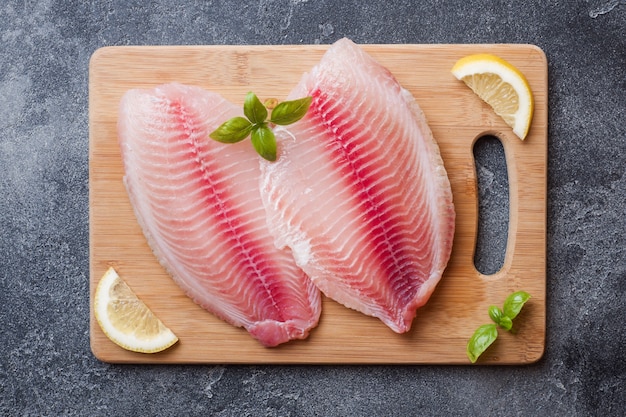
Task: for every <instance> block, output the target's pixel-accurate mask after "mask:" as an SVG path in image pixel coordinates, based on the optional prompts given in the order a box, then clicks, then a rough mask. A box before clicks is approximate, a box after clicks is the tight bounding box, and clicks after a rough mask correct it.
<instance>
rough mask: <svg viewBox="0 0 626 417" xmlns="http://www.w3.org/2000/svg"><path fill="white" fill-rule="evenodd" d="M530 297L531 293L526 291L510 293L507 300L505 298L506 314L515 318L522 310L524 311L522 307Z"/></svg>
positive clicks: (504, 307) (504, 308)
mask: <svg viewBox="0 0 626 417" xmlns="http://www.w3.org/2000/svg"><path fill="white" fill-rule="evenodd" d="M529 299H530V294H528V293H527V292H525V291H517V292H514V293H513V294H511V295H509V296H508V297H507V298H506V300H504V306H503V310H504V314H505V315H506V316H507V317H509V318H510V319H511V320H513V319H514V318H515V317H517V315H518V314H519V312H520V311H522V307H524V304H526V301H528V300H529Z"/></svg>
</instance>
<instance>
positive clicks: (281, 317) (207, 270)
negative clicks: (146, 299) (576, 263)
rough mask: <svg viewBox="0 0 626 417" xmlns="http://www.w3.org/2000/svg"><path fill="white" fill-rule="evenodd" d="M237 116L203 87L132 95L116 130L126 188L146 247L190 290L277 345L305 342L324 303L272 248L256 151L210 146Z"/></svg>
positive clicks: (235, 109)
mask: <svg viewBox="0 0 626 417" xmlns="http://www.w3.org/2000/svg"><path fill="white" fill-rule="evenodd" d="M240 113H241V110H240V107H238V106H235V105H234V104H232V103H230V102H228V101H227V100H225V99H224V98H222V97H221V96H220V95H218V94H215V93H211V92H208V91H205V90H203V89H200V88H197V87H191V86H183V85H180V84H167V85H162V86H159V87H157V88H155V89H152V90H130V91H128V92H127V93H126V94H125V95H124V97H123V99H122V101H121V105H120V113H119V126H118V133H119V143H120V147H121V151H122V157H123V162H124V169H125V177H124V181H125V184H126V187H127V191H128V195H129V197H130V200H131V203H132V206H133V209H134V211H135V214H136V217H137V219H138V221H139V224H140V225H141V227H142V229H143V232H144V234H145V236H146V238H147V240H148V243H149V244H150V246H151V248H152V250H153V251H154V253H155V255H156V256H157V258H158V259H159V261H160V262H161V264H162V265H163V266H164V267H165V268H166V269H167V270H168V271H169V273H170V274H171V275H172V277H173V278H174V280H175V281H176V282H177V283H178V284H179V285H180V286H181V287H182V288H183V289H184V291H185V292H186V293H187V294H188V295H189V296H190V297H191V298H192V299H193V300H195V301H196V302H197V303H198V304H200V305H201V306H202V307H204V308H205V309H207V310H209V311H210V312H212V313H213V314H215V315H216V316H218V317H219V318H221V319H223V320H225V321H227V322H228V323H231V324H233V325H235V326H241V327H244V328H245V329H246V330H248V332H250V334H252V336H253V337H255V338H256V339H258V340H259V341H260V342H261V343H262V344H263V345H266V346H275V345H278V344H280V343H284V342H286V341H289V340H291V339H302V338H305V337H307V335H308V333H309V331H310V330H311V329H312V328H314V327H315V326H316V325H317V323H318V319H319V316H320V312H321V295H320V293H319V290H318V289H317V288H316V287H315V286H314V285H313V284H312V282H311V281H310V280H309V279H308V278H307V277H306V275H305V274H304V273H303V272H302V270H301V269H300V268H298V266H297V265H296V263H295V262H294V259H293V257H292V255H291V254H290V252H289V250H283V249H277V248H276V247H275V246H274V242H273V239H272V237H271V236H270V234H269V231H268V229H267V224H266V215H265V211H264V208H263V204H262V201H261V196H260V192H259V183H258V181H259V175H260V167H259V162H258V156H257V155H256V153H255V152H254V150H253V149H252V147H251V146H250V144H249V143H243V142H242V143H239V144H235V145H223V144H220V143H218V142H215V141H213V140H211V139H210V138H209V133H210V132H211V131H212V130H214V129H215V128H216V127H217V126H218V125H219V124H221V123H222V122H224V121H225V120H227V119H229V118H231V117H234V116H240V115H241V114H240Z"/></svg>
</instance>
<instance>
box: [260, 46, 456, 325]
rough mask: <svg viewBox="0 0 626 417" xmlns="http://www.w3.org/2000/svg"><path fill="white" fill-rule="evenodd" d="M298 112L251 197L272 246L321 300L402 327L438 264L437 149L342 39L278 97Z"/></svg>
mask: <svg viewBox="0 0 626 417" xmlns="http://www.w3.org/2000/svg"><path fill="white" fill-rule="evenodd" d="M305 96H312V97H313V101H312V104H311V107H310V108H309V111H308V113H307V115H306V116H305V118H304V119H302V120H301V121H299V122H298V123H296V124H294V125H291V126H288V127H287V128H286V129H283V128H279V129H277V131H276V136H277V141H278V144H279V151H278V152H279V154H278V160H277V161H276V162H275V163H269V162H262V168H261V171H262V182H261V196H262V198H263V203H264V205H265V208H266V211H267V213H268V223H269V228H270V231H271V232H272V233H273V235H274V238H275V241H276V245H277V246H278V247H290V248H291V249H292V251H293V253H294V256H295V258H296V261H297V263H298V265H299V266H300V267H301V268H302V269H303V270H304V271H305V272H306V273H307V274H308V275H309V277H310V278H311V279H312V280H313V282H314V283H315V284H316V285H317V287H319V288H320V289H321V290H322V292H323V293H324V294H325V295H327V296H328V297H330V298H332V299H334V300H336V301H338V302H340V303H342V304H344V305H345V306H347V307H350V308H353V309H356V310H358V311H360V312H362V313H364V314H367V315H371V316H374V317H378V318H379V319H380V320H381V321H382V322H383V323H385V324H386V325H387V326H389V327H390V328H391V329H392V330H394V331H395V332H398V333H403V332H406V331H408V330H409V329H410V327H411V323H412V320H413V319H414V317H415V315H416V310H417V308H419V307H420V306H422V305H423V304H424V303H426V301H427V300H428V299H429V297H430V295H431V293H432V292H433V290H434V288H435V286H436V284H437V283H438V282H439V280H440V278H441V276H442V274H443V271H444V269H445V267H446V265H447V262H448V260H449V257H450V252H451V248H452V241H453V234H454V222H455V211H454V205H453V201H452V192H451V189H450V183H449V180H448V177H447V173H446V170H445V168H444V165H443V161H442V159H441V156H440V153H439V148H438V146H437V144H436V142H435V140H434V139H433V135H432V133H431V131H430V128H429V127H428V125H427V122H426V120H425V117H424V115H423V113H422V111H421V110H420V108H419V106H418V104H417V103H416V102H415V99H414V98H413V96H412V95H411V94H410V93H409V92H408V91H407V90H405V89H404V88H402V87H401V86H400V84H399V83H398V81H397V80H396V79H395V78H394V76H393V75H392V74H391V73H390V72H389V71H388V70H387V69H386V68H384V67H383V66H382V65H380V64H379V63H377V62H376V61H375V60H374V59H373V58H372V57H371V56H369V55H368V54H366V53H365V52H364V51H363V50H362V49H361V48H359V47H358V46H357V45H355V44H354V43H352V42H351V41H350V40H348V39H342V40H340V41H338V42H336V43H335V44H333V45H332V46H331V47H330V49H329V50H328V51H327V52H326V54H325V55H324V56H323V58H322V60H321V61H320V62H319V64H318V65H317V66H315V67H314V68H313V69H312V70H311V72H310V73H308V74H305V75H304V76H303V78H302V80H301V81H300V83H299V84H298V85H297V87H296V88H295V89H294V90H293V91H292V92H291V94H290V96H289V97H288V98H291V99H295V98H299V97H305Z"/></svg>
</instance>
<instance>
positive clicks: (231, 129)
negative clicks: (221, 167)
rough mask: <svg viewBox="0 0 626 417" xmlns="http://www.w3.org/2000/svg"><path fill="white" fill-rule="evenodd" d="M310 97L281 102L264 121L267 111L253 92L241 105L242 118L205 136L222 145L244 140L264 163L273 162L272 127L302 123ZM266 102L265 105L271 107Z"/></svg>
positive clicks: (273, 137)
mask: <svg viewBox="0 0 626 417" xmlns="http://www.w3.org/2000/svg"><path fill="white" fill-rule="evenodd" d="M311 100H312V97H304V98H301V99H297V100H290V101H283V102H282V103H278V104H277V105H276V106H275V107H273V108H272V113H271V115H270V117H269V120H268V113H269V112H268V108H267V107H266V106H265V105H263V103H261V100H259V98H258V97H257V96H256V94H254V93H253V92H249V93H248V94H247V95H246V98H245V100H244V103H243V114H244V115H245V116H246V117H241V116H238V117H233V118H232V119H229V120H227V121H226V122H224V123H222V124H221V125H220V126H219V127H218V128H217V129H215V130H214V131H213V132H211V134H209V136H210V137H211V139H214V140H216V141H218V142H222V143H237V142H240V141H242V140H244V139H245V138H247V137H248V136H250V139H251V141H252V146H253V147H254V149H255V150H256V151H257V153H258V154H259V155H261V156H262V157H263V158H265V159H267V160H268V161H275V160H276V136H275V135H274V131H273V130H272V127H273V126H274V125H279V126H287V125H290V124H292V123H295V122H297V121H298V120H300V119H302V118H303V117H304V115H305V114H306V112H307V111H308V110H309V106H310V105H311ZM272 101H273V100H268V101H266V103H271V104H272V105H273V104H274V103H272Z"/></svg>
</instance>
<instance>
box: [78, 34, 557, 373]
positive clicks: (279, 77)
mask: <svg viewBox="0 0 626 417" xmlns="http://www.w3.org/2000/svg"><path fill="white" fill-rule="evenodd" d="M363 47H364V49H365V50H366V51H368V52H369V53H370V54H371V55H372V56H373V57H374V58H375V59H377V60H378V61H379V62H381V63H382V64H383V65H385V66H386V67H387V68H389V70H391V72H392V73H393V74H394V75H395V76H396V77H397V79H398V80H399V82H400V83H401V84H402V85H403V86H404V87H405V88H407V89H408V90H409V91H411V92H412V93H413V94H414V96H415V97H416V99H417V101H418V103H419V104H420V106H421V107H422V109H423V111H424V113H425V115H426V117H427V119H428V121H429V124H430V126H431V128H432V130H433V134H434V136H435V138H436V139H437V141H438V143H439V146H440V148H441V154H442V157H443V160H444V163H445V165H446V169H447V170H448V175H449V178H450V182H451V185H452V192H453V196H454V202H455V207H456V211H457V221H456V233H455V240H454V246H453V250H452V256H451V259H450V262H449V265H448V268H447V269H446V271H445V273H444V276H443V278H442V280H441V282H440V284H439V285H438V287H437V289H436V290H435V292H434V294H433V295H432V297H431V299H430V301H429V302H428V304H427V305H426V306H425V307H423V308H421V309H420V310H418V313H417V317H416V319H415V320H414V322H413V327H412V329H411V331H410V332H409V333H407V334H402V335H399V334H395V333H393V332H392V331H391V330H389V329H388V328H387V327H385V326H384V325H383V324H382V323H380V322H379V321H378V320H377V319H374V318H371V317H366V316H364V315H362V314H360V313H357V312H355V311H352V310H349V309H347V308H345V307H343V306H341V305H339V304H337V303H335V302H333V301H331V300H328V299H324V301H323V311H322V317H321V320H320V324H319V326H318V327H317V328H316V329H314V330H313V331H312V332H311V334H310V336H309V338H308V339H307V340H304V341H292V342H289V343H287V344H284V345H281V346H279V347H277V348H264V347H262V346H261V345H260V344H259V343H258V342H257V341H256V340H254V339H252V338H251V337H250V336H249V335H248V334H247V333H246V332H245V331H244V330H242V329H238V328H234V327H231V326H230V325H228V324H225V323H223V322H221V321H220V320H218V319H216V318H215V317H213V316H212V315H211V314H209V313H207V312H206V311H204V310H202V309H201V308H200V307H198V306H197V305H196V304H194V303H193V302H192V301H191V300H190V299H189V298H187V297H186V296H185V295H184V294H183V293H182V291H181V290H180V289H179V288H178V287H177V286H176V284H175V283H174V282H173V280H172V279H171V278H170V277H169V276H168V275H167V274H166V272H165V271H164V270H163V268H162V267H161V266H160V265H159V263H158V261H157V260H156V258H155V257H154V255H153V254H152V252H151V251H150V249H149V247H148V245H147V243H146V240H145V238H144V236H143V234H142V232H141V230H140V228H139V226H138V224H137V222H136V220H135V217H134V214H133V212H132V208H131V206H130V203H129V201H128V197H127V195H126V191H125V189H124V186H123V184H122V177H123V168H122V161H121V158H120V152H119V148H118V144H117V135H116V123H117V109H118V103H119V101H120V98H121V96H122V95H123V94H124V93H125V92H126V91H127V90H128V89H131V88H149V87H153V86H155V85H158V84H161V83H166V82H174V81H176V82H180V83H186V84H194V85H198V86H201V87H204V88H206V89H211V90H214V91H217V92H219V93H221V94H222V95H224V96H225V97H226V98H228V99H230V100H231V101H233V102H234V103H241V104H243V100H244V96H245V94H246V93H247V92H248V91H254V92H255V93H256V94H257V95H258V96H259V97H261V98H262V99H263V98H267V97H277V98H279V99H283V98H284V97H285V96H286V95H287V93H288V92H289V91H290V90H291V88H293V86H295V85H296V84H297V82H298V81H299V79H300V77H301V75H302V73H303V72H305V71H308V70H309V69H310V68H311V67H312V66H313V65H315V64H316V63H317V61H318V60H319V59H320V57H321V56H322V54H323V53H324V51H325V50H326V49H327V46H324V45H315V46H312V45H297V46H137V47H133V46H128V47H106V48H102V49H100V50H98V51H96V52H95V54H94V55H93V56H92V59H91V62H90V69H89V75H90V79H89V141H90V142H89V144H90V148H89V197H90V198H89V216H90V231H89V232H90V248H89V249H90V297H91V298H90V304H91V312H90V315H91V320H90V337H91V347H92V351H93V353H94V354H95V356H96V357H98V358H99V359H101V360H103V361H106V362H124V363H256V364H263V363H274V364H278V363H281V364H287V363H302V364H348V363H377V364H401V363H406V364H468V363H469V360H468V359H467V357H466V354H465V347H466V343H467V340H468V339H469V337H470V336H471V335H472V333H473V331H474V330H475V329H476V328H477V327H478V326H480V325H481V324H486V323H489V322H490V319H489V316H488V314H487V309H488V307H489V305H491V304H495V305H500V306H501V305H502V303H503V301H504V299H505V297H506V296H507V295H508V294H509V293H510V292H512V291H515V290H525V291H527V292H529V293H530V294H531V295H532V299H531V300H530V301H529V302H528V303H527V304H526V306H525V307H524V310H523V311H522V313H521V314H520V316H519V317H518V318H517V319H516V320H515V327H516V328H517V330H518V332H517V334H515V335H513V334H509V333H507V332H502V331H500V332H499V333H500V335H499V337H498V340H497V341H496V342H495V343H494V344H493V345H492V346H491V347H490V348H489V349H488V350H487V351H486V352H485V353H484V354H483V356H482V357H481V358H480V360H479V362H478V363H482V364H525V363H532V362H534V361H536V360H538V359H539V358H540V357H541V356H542V354H543V351H544V347H545V320H546V312H545V304H546V172H547V93H548V89H547V62H546V58H545V55H544V54H543V52H542V51H541V50H540V49H539V48H537V47H535V46H532V45H502V44H498V45H364V46H363ZM478 52H489V53H494V54H496V55H499V56H501V57H502V58H504V59H506V60H508V61H510V62H511V63H512V64H513V65H515V66H517V67H518V68H519V69H520V70H521V71H522V72H523V73H524V74H525V76H526V77H527V79H528V80H529V83H530V86H531V89H532V91H533V94H534V97H535V101H536V103H535V115H534V120H533V123H532V126H531V130H530V133H529V135H528V137H527V138H526V140H525V141H524V142H522V141H520V140H519V139H518V138H516V137H515V136H514V135H513V133H512V132H511V130H510V129H509V128H508V127H507V126H506V125H505V124H504V122H503V121H502V120H500V118H499V117H498V116H497V115H495V114H494V113H493V111H492V110H491V109H490V108H489V107H488V106H487V105H486V104H484V103H483V102H482V101H481V100H480V99H479V98H478V97H476V96H475V95H474V94H473V93H472V92H471V90H469V88H467V87H466V86H465V85H464V84H463V83H462V82H460V81H458V80H456V79H455V78H454V77H453V76H452V74H451V73H450V69H451V68H452V66H453V65H454V63H455V62H456V60H457V59H459V58H461V57H463V56H465V55H469V54H472V53H478ZM487 134H489V135H495V136H497V137H499V138H500V140H501V141H502V143H503V146H504V150H505V155H506V161H507V167H508V168H507V169H508V175H509V184H510V214H509V219H510V220H509V221H510V224H509V237H508V246H507V252H506V257H505V261H504V266H503V268H502V269H501V270H500V271H499V272H497V273H495V274H493V275H488V276H485V275H482V274H481V273H479V272H478V271H477V270H476V268H475V266H474V261H473V258H474V250H475V242H476V233H477V211H478V201H477V185H476V174H475V164H474V159H473V145H474V142H475V140H476V139H477V138H479V137H481V136H484V135H487ZM109 266H113V267H115V268H116V270H117V271H118V273H119V274H120V276H121V277H122V278H123V279H124V280H125V281H126V282H127V283H128V285H129V286H130V287H131V288H132V289H133V290H134V291H135V292H136V293H137V294H138V296H139V297H140V298H141V299H142V300H143V301H144V302H145V303H146V304H147V305H148V306H149V307H150V308H151V309H152V310H153V311H154V312H155V313H156V315H157V316H158V317H160V318H161V320H162V321H163V322H164V323H165V324H166V325H167V326H168V327H170V328H171V329H172V330H173V331H174V333H176V334H177V336H178V337H179V339H180V340H179V342H178V343H177V344H176V345H174V346H173V347H172V348H170V349H168V350H166V351H164V352H161V353H158V354H139V353H133V352H128V351H125V350H123V349H121V348H119V347H118V346H117V345H115V344H113V343H112V342H111V341H109V339H107V337H106V336H105V335H104V334H103V333H102V331H101V330H100V328H99V326H98V324H97V322H96V321H95V319H94V316H93V302H92V301H93V295H94V291H95V288H96V285H97V283H98V281H99V279H100V277H101V276H102V275H103V274H104V272H105V271H106V269H107V268H108V267H109Z"/></svg>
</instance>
